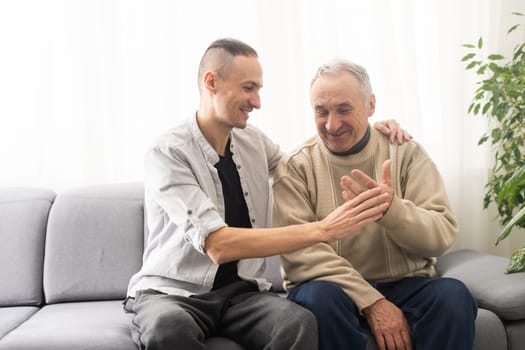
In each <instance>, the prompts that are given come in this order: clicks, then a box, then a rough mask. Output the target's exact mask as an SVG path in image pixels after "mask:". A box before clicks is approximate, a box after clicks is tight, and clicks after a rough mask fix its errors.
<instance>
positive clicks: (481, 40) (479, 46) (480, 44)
mask: <svg viewBox="0 0 525 350" xmlns="http://www.w3.org/2000/svg"><path fill="white" fill-rule="evenodd" d="M482 46H483V38H482V37H479V39H478V49H481V47H482Z"/></svg>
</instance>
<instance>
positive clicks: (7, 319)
mask: <svg viewBox="0 0 525 350" xmlns="http://www.w3.org/2000/svg"><path fill="white" fill-rule="evenodd" d="M37 311H38V307H36V306H13V307H8V306H5V307H0V339H1V338H2V337H3V336H4V335H6V334H7V333H9V332H10V331H11V330H13V329H15V328H16V327H18V326H19V325H20V324H22V322H24V321H25V320H27V319H28V318H29V317H31V315H33V314H34V313H35V312H37Z"/></svg>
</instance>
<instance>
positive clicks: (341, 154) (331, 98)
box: [273, 60, 477, 350]
mask: <svg viewBox="0 0 525 350" xmlns="http://www.w3.org/2000/svg"><path fill="white" fill-rule="evenodd" d="M310 97H311V104H312V108H313V111H314V115H315V123H316V126H317V133H318V135H317V136H316V137H313V138H311V139H310V140H308V141H306V142H305V143H304V144H303V145H302V146H301V147H300V148H299V149H298V150H297V151H295V152H294V153H292V154H291V155H290V156H288V157H286V158H283V159H282V160H281V163H280V164H279V166H278V168H277V170H276V174H275V182H274V187H273V189H274V216H273V220H274V226H276V227H279V226H285V225H297V224H305V223H308V222H314V221H316V220H319V219H322V218H324V217H326V215H328V213H330V212H331V211H332V210H333V209H334V208H336V207H337V206H338V205H340V204H341V203H343V201H344V200H353V198H357V197H358V196H361V195H362V194H363V193H366V192H367V191H370V190H372V189H378V188H380V189H382V192H384V193H387V194H388V201H387V202H388V206H387V207H386V208H385V209H384V211H383V216H382V218H381V219H380V220H378V221H377V222H374V223H371V224H369V225H366V226H365V225H364V226H362V227H361V228H360V229H359V230H358V231H357V232H355V234H353V235H351V236H348V237H345V238H343V239H340V240H333V241H326V242H322V243H317V244H315V245H312V246H310V247H306V248H303V249H299V250H297V251H294V252H291V253H287V254H283V255H282V256H281V260H282V263H283V268H284V271H285V286H286V288H287V290H288V291H289V292H290V294H289V298H290V299H291V300H293V301H295V302H297V303H298V304H300V305H303V306H305V307H306V308H308V309H309V310H311V311H312V312H313V313H314V314H315V315H316V318H317V323H318V328H319V340H320V348H321V349H324V350H333V349H355V350H359V349H361V350H364V349H365V348H366V344H367V339H368V336H367V332H366V330H367V329H369V330H371V332H372V334H373V335H374V336H375V340H376V342H377V344H378V346H379V349H381V350H385V349H388V350H393V349H397V350H403V349H412V348H415V349H418V350H422V349H435V350H447V349H449V350H457V349H465V350H466V349H472V347H473V342H474V320H475V318H476V312H477V307H476V303H475V302H474V300H473V298H472V296H471V295H470V293H469V291H468V290H467V288H466V287H465V286H464V285H463V284H462V283H461V282H460V281H457V280H454V279H448V278H434V276H435V270H434V264H435V262H436V259H435V258H434V257H435V256H438V255H440V254H442V253H443V252H445V251H446V250H447V249H448V248H449V247H450V246H451V245H452V243H453V242H454V240H455V238H456V236H457V234H458V226H457V223H456V221H455V218H454V215H453V214H452V212H451V210H450V206H449V203H448V199H447V195H446V192H445V188H444V185H443V183H442V180H441V176H440V174H439V172H438V170H437V168H436V166H435V164H434V163H433V162H432V160H431V159H430V158H429V156H428V155H427V154H426V153H425V151H424V150H423V149H422V148H421V146H420V145H418V144H417V143H415V142H408V143H405V144H403V145H400V146H398V145H392V144H390V143H389V142H388V139H387V138H386V137H385V136H383V135H381V134H380V133H378V132H377V131H375V130H374V129H372V128H370V126H369V124H368V118H369V117H370V116H372V115H373V113H374V110H375V104H376V101H375V96H374V95H373V93H372V88H371V85H370V81H369V78H368V74H367V72H366V70H365V69H364V68H363V67H361V66H359V65H356V64H354V63H351V62H348V61H345V60H336V61H334V62H331V63H329V64H327V65H324V66H322V67H320V68H319V70H318V71H317V74H316V76H315V77H314V79H313V81H312V85H311V92H310ZM350 171H351V175H352V177H349V176H346V175H348V173H349V172H350ZM342 190H343V195H341V191H342Z"/></svg>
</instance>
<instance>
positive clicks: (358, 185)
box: [340, 160, 394, 212]
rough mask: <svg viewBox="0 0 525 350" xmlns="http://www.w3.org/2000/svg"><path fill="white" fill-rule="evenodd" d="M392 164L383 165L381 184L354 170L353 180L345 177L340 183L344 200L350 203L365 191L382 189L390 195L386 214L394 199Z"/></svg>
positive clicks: (390, 162) (388, 162)
mask: <svg viewBox="0 0 525 350" xmlns="http://www.w3.org/2000/svg"><path fill="white" fill-rule="evenodd" d="M391 164H392V161H391V160H386V161H385V162H384V163H383V168H382V174H381V182H380V183H377V182H375V181H374V180H373V179H372V178H370V177H369V176H368V175H366V174H365V173H364V172H362V171H361V170H357V169H354V170H352V172H351V174H352V176H353V178H351V177H350V176H346V175H345V176H343V177H342V178H341V183H340V185H341V188H342V190H343V191H342V195H343V199H344V200H345V201H348V200H351V199H353V198H355V197H356V196H358V195H359V194H360V193H363V192H364V191H367V190H370V189H372V188H380V189H381V191H382V192H383V193H386V194H387V195H388V207H387V208H386V209H385V212H386V211H387V210H388V208H389V207H390V204H391V203H392V199H393V198H394V190H393V188H392V171H391V169H390V165H391Z"/></svg>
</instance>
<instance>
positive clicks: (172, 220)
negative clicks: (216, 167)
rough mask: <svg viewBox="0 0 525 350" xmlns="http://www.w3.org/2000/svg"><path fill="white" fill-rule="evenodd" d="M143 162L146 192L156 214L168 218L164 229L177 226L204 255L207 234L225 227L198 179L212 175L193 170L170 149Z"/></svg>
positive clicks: (158, 151)
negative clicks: (155, 208)
mask: <svg viewBox="0 0 525 350" xmlns="http://www.w3.org/2000/svg"><path fill="white" fill-rule="evenodd" d="M145 161H146V164H145V169H146V170H145V172H146V173H145V185H146V191H148V194H149V197H150V200H152V201H153V202H154V204H155V205H156V206H157V210H159V211H163V212H164V214H165V216H167V218H166V219H167V220H169V223H164V225H176V227H177V228H178V230H179V231H182V232H183V234H184V240H186V241H188V242H190V243H191V244H192V245H193V247H194V248H195V249H196V250H197V251H199V252H201V253H202V254H205V251H204V243H205V240H206V238H207V237H208V235H209V233H211V232H213V231H216V230H218V229H219V228H221V227H224V226H226V223H225V222H224V219H223V218H222V217H221V215H220V213H219V212H218V210H217V207H216V205H215V204H214V203H213V201H212V200H211V199H210V198H209V196H208V195H207V194H206V193H205V191H204V190H203V188H202V186H201V184H200V183H199V180H198V178H197V177H198V176H201V177H202V176H207V177H210V176H211V174H209V173H208V174H199V171H200V172H201V173H202V172H205V171H207V170H206V169H198V168H195V167H192V166H191V164H190V162H189V161H188V160H187V159H185V157H184V156H183V155H181V154H178V153H177V152H176V151H175V150H173V149H170V148H167V149H164V148H160V147H155V148H152V149H151V150H150V151H149V152H148V153H147V154H146V160H145ZM159 215H160V216H162V213H159Z"/></svg>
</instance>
